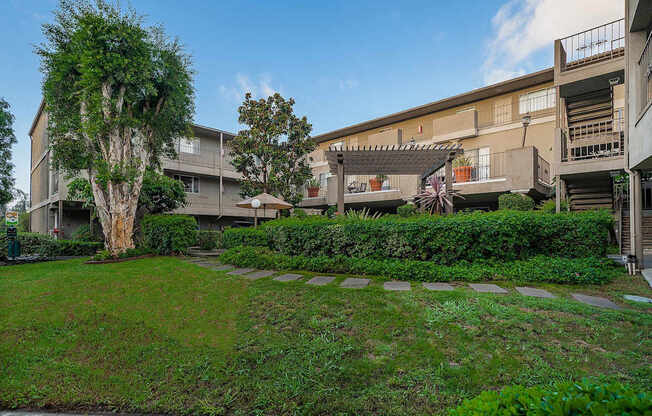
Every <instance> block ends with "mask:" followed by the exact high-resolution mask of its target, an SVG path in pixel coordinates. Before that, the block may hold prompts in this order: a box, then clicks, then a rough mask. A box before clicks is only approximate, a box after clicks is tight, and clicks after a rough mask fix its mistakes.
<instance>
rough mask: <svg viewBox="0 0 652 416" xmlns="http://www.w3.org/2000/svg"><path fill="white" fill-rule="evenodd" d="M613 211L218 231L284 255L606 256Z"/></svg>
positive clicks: (447, 260)
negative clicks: (611, 212)
mask: <svg viewBox="0 0 652 416" xmlns="http://www.w3.org/2000/svg"><path fill="white" fill-rule="evenodd" d="M612 226H613V217H612V216H611V214H610V213H609V212H607V211H589V212H581V213H578V212H573V213H562V214H557V215H554V214H543V213H541V212H534V211H530V212H519V211H495V212H474V213H470V214H464V215H447V216H417V217H411V218H400V217H398V216H388V217H382V218H380V219H376V220H366V221H362V220H351V219H346V218H339V219H335V220H331V219H328V218H325V217H319V216H315V217H314V218H313V217H308V218H307V219H301V220H297V219H293V218H286V219H280V220H274V221H270V222H267V223H265V225H263V226H262V227H259V228H258V229H253V228H234V229H229V230H226V231H225V232H224V246H225V248H230V247H235V246H238V245H252V246H266V247H270V248H273V249H274V250H276V251H278V252H280V253H282V254H287V255H291V256H296V255H304V256H340V255H341V256H345V257H356V258H371V259H376V260H384V259H406V260H421V261H434V262H436V263H440V264H455V263H457V262H459V261H461V260H467V261H470V262H475V261H477V260H483V259H494V260H517V259H527V258H530V257H533V256H537V255H545V256H555V257H568V258H580V257H600V256H604V255H606V250H607V246H608V244H609V232H610V229H611V228H612Z"/></svg>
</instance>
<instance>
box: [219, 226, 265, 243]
mask: <svg viewBox="0 0 652 416" xmlns="http://www.w3.org/2000/svg"><path fill="white" fill-rule="evenodd" d="M268 244H269V241H268V239H267V232H265V230H264V229H263V227H260V228H254V227H247V228H227V229H226V230H224V235H223V236H222V247H224V248H231V247H237V246H267V245H268Z"/></svg>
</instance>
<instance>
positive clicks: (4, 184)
mask: <svg viewBox="0 0 652 416" xmlns="http://www.w3.org/2000/svg"><path fill="white" fill-rule="evenodd" d="M13 124H14V116H13V115H12V114H11V111H10V106H9V103H8V102H7V101H5V100H4V99H3V98H0V207H1V208H2V211H3V212H4V208H5V206H6V205H7V204H8V203H9V202H10V201H11V200H12V199H13V197H14V196H13V193H12V191H13V187H14V177H13V170H14V165H13V164H12V163H11V146H13V145H14V144H15V143H16V135H15V134H14V128H13Z"/></svg>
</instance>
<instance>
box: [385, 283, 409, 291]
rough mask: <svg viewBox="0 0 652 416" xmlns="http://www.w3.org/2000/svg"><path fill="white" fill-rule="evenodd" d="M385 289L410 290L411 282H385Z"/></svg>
mask: <svg viewBox="0 0 652 416" xmlns="http://www.w3.org/2000/svg"><path fill="white" fill-rule="evenodd" d="M383 288H384V289H385V290H410V282H385V283H383Z"/></svg>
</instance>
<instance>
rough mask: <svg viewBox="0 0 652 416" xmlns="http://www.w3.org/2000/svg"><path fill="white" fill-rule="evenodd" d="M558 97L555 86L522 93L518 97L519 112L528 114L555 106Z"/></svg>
mask: <svg viewBox="0 0 652 416" xmlns="http://www.w3.org/2000/svg"><path fill="white" fill-rule="evenodd" d="M556 99H557V95H556V94H555V87H550V88H546V89H544V90H539V91H532V92H528V93H527V94H522V95H521V96H520V97H519V99H518V112H519V113H520V114H526V113H531V112H534V111H541V110H545V109H548V108H554V107H555V101H556Z"/></svg>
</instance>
